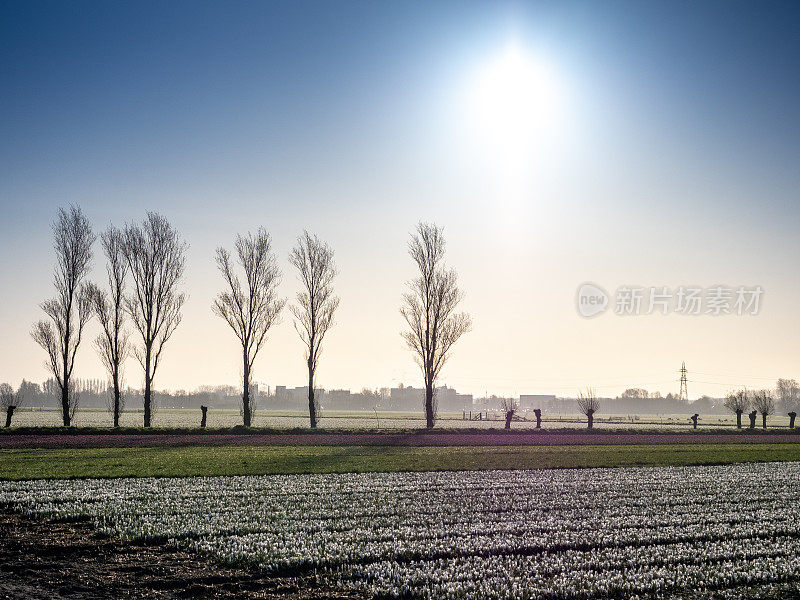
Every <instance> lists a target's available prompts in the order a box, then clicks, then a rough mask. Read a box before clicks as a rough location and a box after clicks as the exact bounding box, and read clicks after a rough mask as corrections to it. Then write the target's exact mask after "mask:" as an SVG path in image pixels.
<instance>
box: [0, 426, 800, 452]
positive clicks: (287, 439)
mask: <svg viewBox="0 0 800 600" xmlns="http://www.w3.org/2000/svg"><path fill="white" fill-rule="evenodd" d="M730 443H734V444H772V443H775V444H777V443H782V444H785V443H800V434H798V433H769V434H765V433H753V432H747V433H745V432H740V431H736V432H733V431H732V432H730V433H649V432H637V433H607V432H602V431H570V432H564V431H559V430H551V431H547V430H539V431H536V430H527V431H469V432H450V431H434V432H418V433H302V434H292V433H283V434H262V433H246V434H235V433H226V434H212V433H208V434H197V433H183V434H174V433H163V434H160V435H159V434H153V433H146V434H138V433H102V434H98V433H92V434H83V433H37V434H28V433H13V434H6V435H2V434H0V449H11V448H125V447H143V446H169V447H177V446H306V445H307V446H570V445H580V444H591V445H606V444H608V445H617V444H622V445H626V444H730Z"/></svg>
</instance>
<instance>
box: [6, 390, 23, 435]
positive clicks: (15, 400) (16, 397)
mask: <svg viewBox="0 0 800 600" xmlns="http://www.w3.org/2000/svg"><path fill="white" fill-rule="evenodd" d="M23 390H24V388H23V386H21V385H20V386H19V390H17V392H16V393H15V392H14V388H13V387H11V386H10V385H9V384H7V383H0V410H3V412H5V413H6V427H11V419H12V417H13V416H14V411H15V410H17V409H18V408H19V407H20V406H22V404H23V402H24V401H25V396H24V391H23Z"/></svg>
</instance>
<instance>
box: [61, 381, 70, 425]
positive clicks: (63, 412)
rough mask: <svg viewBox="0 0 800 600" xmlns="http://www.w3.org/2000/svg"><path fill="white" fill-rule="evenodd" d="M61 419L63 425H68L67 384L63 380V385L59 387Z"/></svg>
mask: <svg viewBox="0 0 800 600" xmlns="http://www.w3.org/2000/svg"><path fill="white" fill-rule="evenodd" d="M61 420H62V421H63V422H64V427H69V423H70V418H69V384H67V383H66V380H65V381H64V387H62V388H61Z"/></svg>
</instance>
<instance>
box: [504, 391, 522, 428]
mask: <svg viewBox="0 0 800 600" xmlns="http://www.w3.org/2000/svg"><path fill="white" fill-rule="evenodd" d="M500 406H501V407H502V409H503V412H504V413H505V415H506V429H511V421H512V420H513V419H514V413H515V412H517V408H518V407H519V402H518V401H516V400H514V398H501V400H500Z"/></svg>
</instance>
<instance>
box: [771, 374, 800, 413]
mask: <svg viewBox="0 0 800 600" xmlns="http://www.w3.org/2000/svg"><path fill="white" fill-rule="evenodd" d="M775 391H776V395H777V399H778V401H779V402H780V407H781V410H784V411H787V412H789V411H797V409H798V408H800V383H797V381H796V380H794V379H778V381H777V383H776V384H775Z"/></svg>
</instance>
